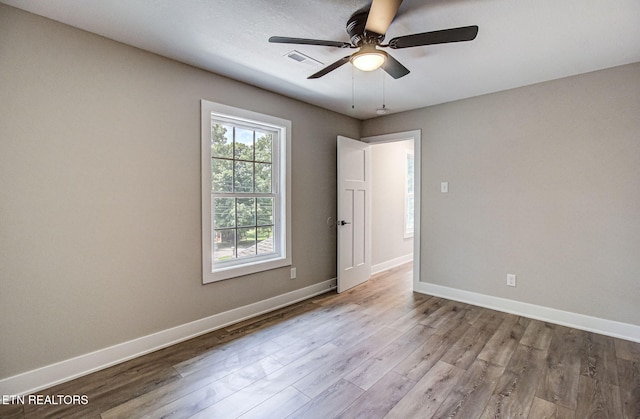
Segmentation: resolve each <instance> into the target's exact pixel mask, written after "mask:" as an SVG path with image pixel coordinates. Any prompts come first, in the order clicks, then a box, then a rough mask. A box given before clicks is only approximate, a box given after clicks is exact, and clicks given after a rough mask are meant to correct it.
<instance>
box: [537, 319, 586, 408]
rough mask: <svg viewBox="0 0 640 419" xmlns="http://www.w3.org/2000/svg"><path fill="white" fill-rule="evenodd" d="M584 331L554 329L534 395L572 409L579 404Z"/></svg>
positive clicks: (565, 328) (564, 328) (562, 328)
mask: <svg viewBox="0 0 640 419" xmlns="http://www.w3.org/2000/svg"><path fill="white" fill-rule="evenodd" d="M585 336H586V332H583V331H581V330H576V329H571V328H568V327H564V326H556V327H555V328H554V331H553V335H552V338H551V344H550V345H549V350H548V355H547V360H546V364H545V366H544V368H542V370H541V372H542V374H541V379H540V385H539V387H538V391H537V394H536V396H537V397H539V398H541V399H544V400H546V401H549V402H551V403H555V404H558V405H560V406H564V407H567V408H569V409H571V410H575V409H576V406H577V402H578V382H579V378H580V360H581V354H582V350H583V345H584V339H585Z"/></svg>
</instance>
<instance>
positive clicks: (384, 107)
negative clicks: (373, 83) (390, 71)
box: [380, 71, 387, 110]
mask: <svg viewBox="0 0 640 419" xmlns="http://www.w3.org/2000/svg"><path fill="white" fill-rule="evenodd" d="M380 73H381V74H382V109H383V110H386V108H387V105H385V102H386V100H385V88H384V71H381V72H380Z"/></svg>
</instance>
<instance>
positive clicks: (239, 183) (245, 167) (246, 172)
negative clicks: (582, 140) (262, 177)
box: [234, 161, 253, 192]
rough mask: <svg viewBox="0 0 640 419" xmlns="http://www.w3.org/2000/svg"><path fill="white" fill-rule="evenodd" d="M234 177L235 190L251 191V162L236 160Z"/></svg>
mask: <svg viewBox="0 0 640 419" xmlns="http://www.w3.org/2000/svg"><path fill="white" fill-rule="evenodd" d="M234 164H235V168H236V173H235V175H236V177H235V183H234V190H235V191H236V192H253V163H250V162H244V161H236V162H234Z"/></svg>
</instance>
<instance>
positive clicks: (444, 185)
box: [440, 182, 449, 193]
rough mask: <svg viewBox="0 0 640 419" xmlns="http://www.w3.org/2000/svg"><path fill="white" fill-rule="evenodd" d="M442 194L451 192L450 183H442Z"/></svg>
mask: <svg viewBox="0 0 640 419" xmlns="http://www.w3.org/2000/svg"><path fill="white" fill-rule="evenodd" d="M440 192H442V193H447V192H449V182H440Z"/></svg>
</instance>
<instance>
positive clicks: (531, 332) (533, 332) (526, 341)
mask: <svg viewBox="0 0 640 419" xmlns="http://www.w3.org/2000/svg"><path fill="white" fill-rule="evenodd" d="M554 328H555V325H553V324H551V323H545V322H541V321H540V320H531V322H530V323H529V326H527V329H526V330H525V332H524V335H523V336H522V339H521V340H520V344H522V345H526V346H531V347H533V348H536V349H542V350H543V351H546V350H547V349H549V345H550V344H551V336H552V335H553V329H554Z"/></svg>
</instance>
